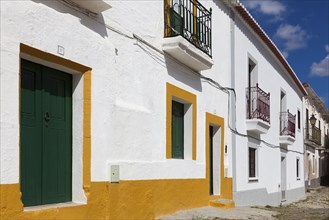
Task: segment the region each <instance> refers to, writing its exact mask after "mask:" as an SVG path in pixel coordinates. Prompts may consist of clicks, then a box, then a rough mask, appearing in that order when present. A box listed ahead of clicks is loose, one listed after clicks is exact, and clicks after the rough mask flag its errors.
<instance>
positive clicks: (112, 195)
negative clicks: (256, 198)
mask: <svg viewBox="0 0 329 220" xmlns="http://www.w3.org/2000/svg"><path fill="white" fill-rule="evenodd" d="M0 190H1V195H0V197H1V214H0V219H2V220H4V219H154V218H156V217H160V216H163V215H167V214H170V213H173V212H176V211H178V210H184V209H190V208H196V207H201V206H207V205H208V204H209V201H210V200H216V199H219V198H220V197H219V196H209V182H208V181H207V179H180V180H145V181H121V182H120V183H117V184H112V183H109V182H92V183H91V187H90V193H89V196H88V204H86V205H79V206H74V207H65V208H50V209H45V210H38V211H24V208H23V204H22V202H21V193H20V189H19V184H5V185H0Z"/></svg>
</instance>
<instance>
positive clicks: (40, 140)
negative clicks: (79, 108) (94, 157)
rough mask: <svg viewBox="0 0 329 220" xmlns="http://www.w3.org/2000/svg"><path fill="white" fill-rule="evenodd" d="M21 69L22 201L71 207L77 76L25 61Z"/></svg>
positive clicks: (32, 203)
mask: <svg viewBox="0 0 329 220" xmlns="http://www.w3.org/2000/svg"><path fill="white" fill-rule="evenodd" d="M21 69H22V71H21V72H22V73H21V74H22V75H21V130H20V132H21V134H20V137H21V151H20V156H21V159H20V184H21V192H22V201H23V203H24V206H33V205H41V204H49V203H58V202H65V201H71V198H72V187H71V185H72V165H71V164H72V138H71V137H72V76H71V75H69V74H66V73H63V72H60V71H58V70H54V69H51V68H47V67H44V66H42V65H39V64H35V63H32V62H29V61H25V60H22V61H21Z"/></svg>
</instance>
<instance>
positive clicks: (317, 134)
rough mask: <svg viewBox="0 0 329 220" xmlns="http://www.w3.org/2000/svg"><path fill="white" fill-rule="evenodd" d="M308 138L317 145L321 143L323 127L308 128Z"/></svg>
mask: <svg viewBox="0 0 329 220" xmlns="http://www.w3.org/2000/svg"><path fill="white" fill-rule="evenodd" d="M306 139H308V140H309V141H312V142H314V143H315V144H317V145H321V129H320V128H317V127H315V126H313V127H310V128H308V129H307V128H306Z"/></svg>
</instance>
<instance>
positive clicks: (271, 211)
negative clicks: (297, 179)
mask: <svg viewBox="0 0 329 220" xmlns="http://www.w3.org/2000/svg"><path fill="white" fill-rule="evenodd" d="M161 219H192V220H222V219H253V220H254V219H259V220H260V219H273V220H274V219H280V220H281V219H289V220H290V219H296V220H297V219H298V220H302V219H305V220H311V219H312V220H313V219H319V220H322V219H326V220H329V187H320V188H317V189H313V190H310V191H309V192H307V193H306V195H305V198H304V199H302V200H300V201H298V202H295V203H291V204H287V205H282V206H280V207H272V206H265V207H263V206H253V207H237V208H235V209H227V210H225V209H217V208H213V207H203V208H198V209H191V210H185V211H180V212H177V213H175V214H173V215H170V216H166V217H163V218H161Z"/></svg>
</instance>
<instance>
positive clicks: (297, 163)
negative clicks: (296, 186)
mask: <svg viewBox="0 0 329 220" xmlns="http://www.w3.org/2000/svg"><path fill="white" fill-rule="evenodd" d="M299 169H300V165H299V158H297V159H296V176H297V180H300V170H299Z"/></svg>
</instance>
